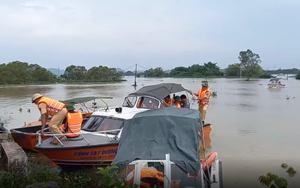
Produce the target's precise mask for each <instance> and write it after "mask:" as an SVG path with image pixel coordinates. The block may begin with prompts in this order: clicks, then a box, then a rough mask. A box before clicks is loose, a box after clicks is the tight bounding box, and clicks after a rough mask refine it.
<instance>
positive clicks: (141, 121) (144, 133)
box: [112, 108, 201, 175]
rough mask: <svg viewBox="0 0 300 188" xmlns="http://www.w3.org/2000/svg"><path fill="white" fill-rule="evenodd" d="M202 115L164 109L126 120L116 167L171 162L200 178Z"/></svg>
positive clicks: (193, 111) (115, 162)
mask: <svg viewBox="0 0 300 188" xmlns="http://www.w3.org/2000/svg"><path fill="white" fill-rule="evenodd" d="M200 120H201V114H200V112H199V111H198V110H193V109H187V108H160V109H156V110H149V111H145V112H141V113H138V114H136V115H135V116H134V117H133V118H132V119H129V120H126V121H125V123H124V127H123V130H122V134H121V138H120V143H119V147H118V152H117V155H116V157H115V159H114V161H113V162H112V165H117V166H119V169H123V168H125V167H126V166H127V165H128V164H129V163H130V162H132V161H134V160H165V156H166V154H168V153H169V154H170V157H171V161H172V162H174V163H175V164H176V165H178V166H179V167H180V168H181V169H183V170H184V171H186V172H188V173H190V174H193V175H196V174H197V173H198V172H199V169H200V166H201V164H200V159H199V153H198V148H199V136H198V130H199V129H200V126H201V125H200Z"/></svg>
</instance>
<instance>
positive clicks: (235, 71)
mask: <svg viewBox="0 0 300 188" xmlns="http://www.w3.org/2000/svg"><path fill="white" fill-rule="evenodd" d="M238 59H239V61H240V63H235V64H231V65H228V67H227V68H226V69H224V70H221V69H220V67H218V66H217V63H212V62H208V63H204V64H203V65H199V64H195V65H192V66H189V67H176V68H174V69H172V70H171V71H170V72H169V73H167V72H165V71H164V70H163V69H162V68H161V67H158V68H155V69H153V68H151V69H149V70H147V71H145V72H144V76H145V77H173V78H208V77H210V78H211V77H228V78H232V77H245V78H246V80H249V79H250V78H271V77H272V75H271V74H270V73H267V72H266V71H264V70H263V69H262V67H261V66H260V63H261V60H260V56H259V55H258V54H256V53H253V52H252V51H251V50H249V49H248V50H246V51H241V52H240V53H239V57H238Z"/></svg>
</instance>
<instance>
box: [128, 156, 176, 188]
mask: <svg viewBox="0 0 300 188" xmlns="http://www.w3.org/2000/svg"><path fill="white" fill-rule="evenodd" d="M144 162H163V163H164V166H165V169H164V178H165V179H167V181H164V187H166V188H171V179H172V178H171V164H174V163H173V162H171V160H170V154H166V159H165V160H137V161H133V162H131V163H130V164H133V165H134V167H135V169H134V173H135V174H134V179H133V183H134V184H136V185H138V186H139V187H140V184H141V170H142V168H143V166H144V164H145V163H144Z"/></svg>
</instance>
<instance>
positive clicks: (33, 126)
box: [10, 97, 112, 152]
mask: <svg viewBox="0 0 300 188" xmlns="http://www.w3.org/2000/svg"><path fill="white" fill-rule="evenodd" d="M96 99H101V100H102V99H112V97H80V98H73V99H69V100H65V101H62V102H63V103H65V104H71V105H73V106H75V107H76V105H81V106H80V107H79V108H78V107H77V109H79V110H81V111H82V112H83V113H82V115H83V118H84V120H83V124H84V123H85V122H86V121H87V119H88V118H89V117H90V116H91V115H92V113H93V112H94V111H95V109H96V103H95V100H96ZM89 101H93V106H92V109H91V108H88V107H87V105H86V103H87V102H89ZM102 101H103V100H102ZM103 102H104V103H105V104H106V106H107V103H106V102H105V101H103ZM106 108H107V107H105V108H104V109H106ZM49 121H50V119H49ZM49 121H48V123H49ZM41 124H42V123H41V121H33V122H30V123H25V125H24V126H23V127H20V128H15V129H11V130H10V132H11V135H12V137H13V139H14V141H15V142H16V143H17V144H19V145H20V146H21V147H22V148H23V149H25V150H29V151H34V152H39V151H38V150H36V149H34V147H35V145H36V144H37V143H38V138H37V132H38V131H40V130H41V128H42V126H41ZM45 133H49V129H48V124H47V125H46V129H45ZM50 137H51V136H46V135H45V136H42V137H41V139H42V140H45V139H48V138H50Z"/></svg>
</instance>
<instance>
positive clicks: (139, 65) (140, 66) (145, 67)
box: [138, 64, 149, 70]
mask: <svg viewBox="0 0 300 188" xmlns="http://www.w3.org/2000/svg"><path fill="white" fill-rule="evenodd" d="M138 66H139V67H141V68H143V69H145V70H149V68H146V67H143V66H141V65H139V64H138Z"/></svg>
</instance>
